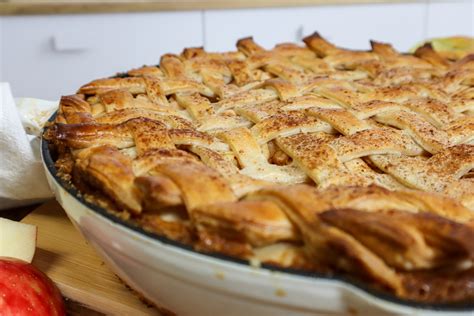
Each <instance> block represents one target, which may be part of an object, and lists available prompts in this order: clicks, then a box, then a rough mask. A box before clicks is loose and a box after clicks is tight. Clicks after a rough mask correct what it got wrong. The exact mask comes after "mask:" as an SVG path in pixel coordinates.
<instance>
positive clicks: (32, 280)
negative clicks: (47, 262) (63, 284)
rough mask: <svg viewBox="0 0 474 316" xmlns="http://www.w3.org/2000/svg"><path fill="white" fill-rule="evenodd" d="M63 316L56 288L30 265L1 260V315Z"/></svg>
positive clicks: (62, 306)
mask: <svg viewBox="0 0 474 316" xmlns="http://www.w3.org/2000/svg"><path fill="white" fill-rule="evenodd" d="M26 315H28V316H31V315H35V316H63V315H66V311H65V307H64V301H63V298H62V296H61V293H60V292H59V290H58V288H57V287H56V285H54V283H53V281H51V279H50V278H48V277H47V276H46V275H45V274H44V273H43V272H41V271H40V270H38V269H37V268H35V267H34V266H33V265H31V264H29V263H28V262H25V261H22V260H19V259H14V258H9V257H0V316H26Z"/></svg>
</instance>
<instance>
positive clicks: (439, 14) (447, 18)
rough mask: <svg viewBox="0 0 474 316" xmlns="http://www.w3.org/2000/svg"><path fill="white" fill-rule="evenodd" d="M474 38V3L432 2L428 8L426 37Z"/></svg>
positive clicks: (467, 0) (465, 0)
mask: <svg viewBox="0 0 474 316" xmlns="http://www.w3.org/2000/svg"><path fill="white" fill-rule="evenodd" d="M453 35H468V36H474V1H473V0H450V1H449V0H444V1H432V2H431V3H430V5H429V8H428V16H427V34H426V37H428V38H432V37H442V36H453Z"/></svg>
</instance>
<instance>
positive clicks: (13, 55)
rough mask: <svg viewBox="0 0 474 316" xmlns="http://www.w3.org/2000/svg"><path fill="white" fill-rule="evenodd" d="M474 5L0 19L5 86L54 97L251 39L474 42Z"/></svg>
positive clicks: (423, 0)
mask: <svg viewBox="0 0 474 316" xmlns="http://www.w3.org/2000/svg"><path fill="white" fill-rule="evenodd" d="M473 10H474V0H419V1H416V2H411V3H403V2H398V3H393V4H387V3H385V4H381V3H379V4H341V5H331V6H324V5H319V6H312V7H298V8H273V9H271V8H270V9H269V8H266V9H238V10H208V11H192V12H190V11H188V12H186V11H183V12H156V13H130V14H91V15H63V16H57V15H48V16H16V17H0V81H2V80H3V81H9V82H10V83H11V85H12V87H13V92H14V94H15V96H33V97H39V98H46V99H58V98H59V96H60V95H64V94H70V93H74V92H75V91H76V89H77V88H78V87H79V86H80V85H82V84H84V83H87V82H88V81H90V80H91V79H94V78H100V77H107V76H110V75H113V74H114V73H116V72H118V71H123V70H127V69H130V68H133V67H138V66H141V65H143V64H157V63H158V62H159V58H160V55H162V54H164V53H167V52H173V53H180V52H181V51H182V49H183V48H184V47H193V46H202V45H204V46H205V48H206V49H207V50H209V51H225V50H233V49H235V43H236V41H237V40H238V39H239V38H243V37H246V36H253V37H254V38H255V40H256V41H257V43H259V44H261V45H263V46H264V47H266V48H271V47H273V46H274V45H275V44H276V43H280V42H285V41H286V42H298V41H301V39H302V37H303V36H305V35H309V34H311V33H313V32H314V31H318V32H320V33H321V35H323V36H324V37H326V38H327V39H328V40H330V41H331V42H333V43H335V44H337V45H339V46H342V47H347V48H354V49H368V48H369V39H374V40H381V41H387V42H390V43H392V44H394V45H395V47H396V48H397V49H398V50H400V51H406V50H408V49H409V48H410V47H412V46H413V45H414V44H416V43H418V42H419V41H421V40H423V39H426V38H430V37H438V36H450V35H457V34H460V35H471V36H474V12H473Z"/></svg>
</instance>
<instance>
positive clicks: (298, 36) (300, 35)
mask: <svg viewBox="0 0 474 316" xmlns="http://www.w3.org/2000/svg"><path fill="white" fill-rule="evenodd" d="M303 36H304V26H303V25H300V26H299V27H298V28H297V29H296V41H297V42H301V41H302V40H303Z"/></svg>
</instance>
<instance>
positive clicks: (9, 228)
mask: <svg viewBox="0 0 474 316" xmlns="http://www.w3.org/2000/svg"><path fill="white" fill-rule="evenodd" d="M36 232H37V229H36V226H34V225H29V224H24V223H19V222H15V221H11V220H9V219H6V218H0V256H2V257H11V258H17V259H21V260H24V261H26V262H31V260H33V256H34V254H35V249H36Z"/></svg>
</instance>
